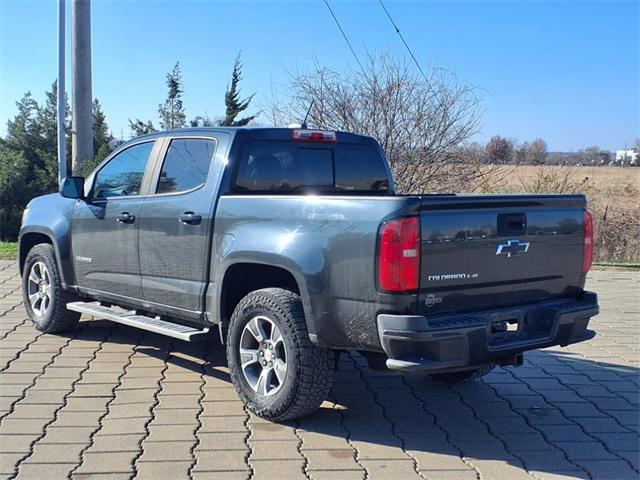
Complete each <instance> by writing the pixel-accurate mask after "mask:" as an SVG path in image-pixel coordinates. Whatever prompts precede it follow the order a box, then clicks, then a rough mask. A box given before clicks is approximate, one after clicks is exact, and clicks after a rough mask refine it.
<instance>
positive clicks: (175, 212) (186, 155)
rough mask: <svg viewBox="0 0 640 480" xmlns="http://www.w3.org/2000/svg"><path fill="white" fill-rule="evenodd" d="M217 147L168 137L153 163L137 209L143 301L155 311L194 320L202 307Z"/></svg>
mask: <svg viewBox="0 0 640 480" xmlns="http://www.w3.org/2000/svg"><path fill="white" fill-rule="evenodd" d="M217 147H218V140H217V139H215V138H211V137H207V138H193V137H188V138H187V137H184V136H176V137H174V138H169V139H168V140H167V141H166V143H165V146H164V154H161V157H160V158H159V161H158V165H157V166H156V168H155V173H154V175H153V179H154V180H153V182H155V184H152V186H151V191H152V192H153V194H152V195H151V196H149V197H148V198H147V200H146V201H145V203H144V205H143V206H142V210H141V212H140V268H141V276H142V292H143V297H144V300H145V301H146V302H147V303H148V304H149V306H150V308H151V307H154V308H155V310H156V311H159V312H162V311H165V312H166V313H168V314H172V313H179V314H180V316H182V317H183V318H184V317H193V318H194V320H195V319H197V318H199V317H200V316H201V314H202V311H203V310H204V304H203V296H204V291H205V288H206V284H207V278H208V262H209V255H208V253H209V252H208V250H209V240H210V235H211V230H212V229H211V227H212V222H213V212H214V205H215V201H216V193H217V188H218V180H219V176H220V172H221V169H222V167H221V162H216V161H214V157H215V155H216V149H217ZM210 172H211V173H210ZM158 306H165V307H168V308H164V309H163V308H158Z"/></svg>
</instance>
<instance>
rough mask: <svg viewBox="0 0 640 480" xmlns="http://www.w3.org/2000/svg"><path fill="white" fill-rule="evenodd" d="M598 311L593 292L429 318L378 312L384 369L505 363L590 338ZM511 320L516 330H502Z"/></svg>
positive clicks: (446, 368)
mask: <svg viewBox="0 0 640 480" xmlns="http://www.w3.org/2000/svg"><path fill="white" fill-rule="evenodd" d="M597 314H598V298H597V295H596V294H595V293H592V292H584V295H583V297H582V299H580V300H576V299H561V300H553V301H548V302H540V303H534V304H528V305H521V306H518V307H511V308H505V309H497V310H485V311H481V312H472V313H464V314H448V315H439V316H433V317H422V316H415V315H387V314H380V315H378V319H377V322H378V334H379V336H380V342H381V344H382V348H383V349H384V351H385V353H386V355H387V357H388V359H387V362H386V364H387V368H389V369H392V370H400V371H424V372H427V373H431V372H441V371H454V370H461V369H465V368H467V367H474V366H480V365H484V364H487V363H494V362H495V363H509V362H510V360H512V359H513V358H514V356H516V355H518V354H520V353H522V352H525V351H527V350H534V349H538V348H544V347H550V346H553V345H561V346H566V345H569V344H571V343H577V342H582V341H584V340H589V339H591V338H593V337H594V336H595V332H593V331H592V330H588V329H587V326H588V324H589V319H590V318H591V317H593V316H595V315H597ZM507 322H509V323H510V324H511V325H512V326H513V327H515V326H516V325H517V329H515V328H514V329H512V330H510V331H504V327H505V325H506V323H507Z"/></svg>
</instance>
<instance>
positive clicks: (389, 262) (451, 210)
mask: <svg viewBox="0 0 640 480" xmlns="http://www.w3.org/2000/svg"><path fill="white" fill-rule="evenodd" d="M592 238H593V227H592V220H591V215H590V214H589V212H588V211H587V210H586V209H585V198H584V196H582V195H455V194H447V195H408V196H403V195H397V194H395V191H394V184H393V179H392V177H391V174H390V171H389V167H388V164H387V161H386V158H385V156H384V153H383V151H382V149H381V148H380V146H379V145H378V143H377V142H376V141H375V140H374V139H372V138H369V137H365V136H360V135H355V134H350V133H344V132H333V131H322V130H309V129H293V128H292V129H284V128H198V129H181V130H176V131H169V132H162V133H154V134H151V135H146V136H142V137H139V138H136V139H134V140H131V141H129V142H128V143H126V144H124V145H122V146H121V147H120V148H118V149H117V150H116V151H114V152H113V153H112V154H111V155H110V156H109V157H108V158H106V159H105V161H104V162H102V164H100V165H99V166H98V167H97V168H96V170H95V171H94V172H93V173H92V174H91V175H89V176H88V178H86V180H85V179H83V178H80V177H68V178H66V179H64V180H63V182H62V183H61V189H60V192H59V193H55V194H51V195H46V196H42V197H38V198H35V199H33V200H32V201H31V202H30V203H29V205H28V207H27V209H26V210H25V212H24V217H23V223H22V228H21V230H20V238H19V258H18V264H19V270H20V273H21V275H22V289H23V295H24V304H25V307H26V310H27V312H28V315H29V317H30V318H31V320H32V321H33V323H34V324H35V327H36V328H38V329H39V330H41V331H43V332H50V333H53V332H63V331H66V330H69V329H71V328H73V327H74V325H76V323H77V322H78V319H79V316H80V314H81V313H85V314H88V315H90V316H94V317H99V318H104V319H109V320H112V321H115V322H119V323H123V324H126V325H130V326H133V327H137V328H141V329H145V330H148V331H152V332H156V333H159V334H163V335H169V336H172V337H175V338H179V339H182V340H186V341H198V340H203V339H204V338H206V336H207V334H208V333H209V330H210V329H211V330H213V329H214V327H215V329H216V330H218V332H219V334H220V338H221V340H223V343H224V344H226V353H227V358H228V364H229V370H230V373H231V379H232V381H233V384H234V386H235V388H236V390H237V392H238V394H239V396H240V398H241V399H242V401H243V402H244V403H245V404H246V406H247V407H248V408H249V409H250V410H251V411H253V412H255V413H256V414H258V415H260V416H263V417H265V418H268V419H272V420H284V419H289V418H295V417H299V416H302V415H306V414H308V413H310V412H312V411H314V410H315V409H316V408H317V407H318V406H319V405H320V403H321V402H322V401H323V400H324V399H325V396H326V395H327V394H328V392H329V389H330V388H331V384H332V380H333V371H334V368H335V365H336V364H337V363H336V358H337V356H338V355H339V353H340V352H342V351H358V352H360V353H362V354H363V355H364V356H365V357H366V358H367V359H368V360H369V362H370V365H372V366H373V367H376V368H386V369H390V370H395V371H399V372H421V373H424V374H429V375H432V376H434V377H436V378H438V379H440V380H442V381H445V382H453V381H462V380H465V379H471V378H476V377H478V376H480V375H482V374H484V373H486V372H488V371H489V370H490V369H491V368H492V367H493V366H494V365H496V364H498V365H503V366H506V365H518V364H520V363H521V362H522V355H523V352H525V351H527V350H532V349H537V348H543V347H548V346H551V345H562V346H564V345H568V344H571V343H576V342H581V341H583V340H588V339H590V338H592V337H593V336H594V335H595V333H594V332H593V331H591V330H588V329H587V325H588V322H589V319H590V318H591V317H592V316H594V315H596V314H597V313H598V304H597V297H596V295H595V294H594V293H591V292H586V291H584V290H583V287H584V283H585V276H586V274H587V272H588V270H589V268H590V266H591V256H592V242H593V240H592Z"/></svg>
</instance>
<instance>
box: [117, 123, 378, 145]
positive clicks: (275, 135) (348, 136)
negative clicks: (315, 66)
mask: <svg viewBox="0 0 640 480" xmlns="http://www.w3.org/2000/svg"><path fill="white" fill-rule="evenodd" d="M296 129H299V128H298V127H290V128H289V127H249V126H247V127H218V126H214V127H186V128H174V129H171V130H163V131H160V132H153V133H147V134H145V135H140V136H138V137H135V138H132V139H131V140H129V141H127V142H126V143H129V142H131V141H132V140H136V141H137V140H139V139H141V138H156V137H163V136H167V135H173V134H180V135H190V134H191V135H193V134H202V133H215V132H220V131H226V132H233V133H237V132H248V133H250V136H251V137H253V138H255V139H264V140H267V139H274V140H284V139H287V138H290V135H291V133H290V132H291V131H292V130H296ZM306 130H320V129H314V128H309V129H306ZM331 131H335V132H336V134H337V135H338V136H339V137H338V141H351V142H354V141H360V142H361V141H362V139H367V140H370V139H371V137H369V136H366V135H360V134H357V133H350V132H344V131H339V130H331ZM285 133H286V135H283V134H285Z"/></svg>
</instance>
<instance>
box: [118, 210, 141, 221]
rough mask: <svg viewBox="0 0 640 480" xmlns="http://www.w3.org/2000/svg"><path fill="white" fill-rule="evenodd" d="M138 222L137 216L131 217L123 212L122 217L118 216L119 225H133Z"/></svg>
mask: <svg viewBox="0 0 640 480" xmlns="http://www.w3.org/2000/svg"><path fill="white" fill-rule="evenodd" d="M135 220H136V216H135V215H131V214H130V213H129V212H122V213H121V214H120V215H116V222H119V223H133V222H135Z"/></svg>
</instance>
